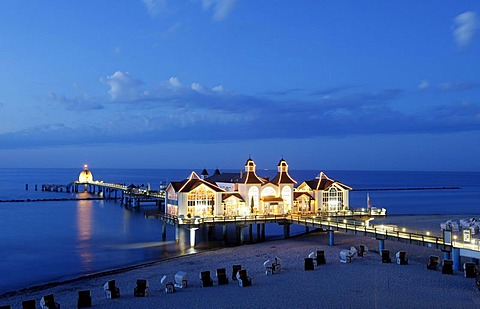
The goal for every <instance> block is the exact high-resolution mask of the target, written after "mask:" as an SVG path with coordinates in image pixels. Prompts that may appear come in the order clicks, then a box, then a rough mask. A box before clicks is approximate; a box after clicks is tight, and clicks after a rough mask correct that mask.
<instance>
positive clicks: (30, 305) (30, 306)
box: [22, 299, 37, 309]
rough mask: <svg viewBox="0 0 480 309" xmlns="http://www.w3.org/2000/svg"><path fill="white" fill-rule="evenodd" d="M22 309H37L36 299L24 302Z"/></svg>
mask: <svg viewBox="0 0 480 309" xmlns="http://www.w3.org/2000/svg"><path fill="white" fill-rule="evenodd" d="M22 309H37V301H36V300H35V299H29V300H24V301H22Z"/></svg>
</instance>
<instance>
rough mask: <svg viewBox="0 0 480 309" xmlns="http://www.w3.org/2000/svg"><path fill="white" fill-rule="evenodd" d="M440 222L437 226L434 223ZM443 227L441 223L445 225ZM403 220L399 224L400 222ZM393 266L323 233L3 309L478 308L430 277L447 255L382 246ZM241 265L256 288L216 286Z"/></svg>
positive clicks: (75, 286)
mask: <svg viewBox="0 0 480 309" xmlns="http://www.w3.org/2000/svg"><path fill="white" fill-rule="evenodd" d="M436 219H439V218H436ZM441 220H443V218H441ZM398 221H399V220H397V222H398ZM360 244H365V245H367V247H368V248H369V252H368V253H367V255H366V256H365V257H356V258H355V259H353V260H352V262H351V263H347V264H345V263H341V262H340V260H339V252H340V250H342V249H348V248H350V247H351V246H355V247H357V248H358V246H359V245H360ZM385 248H386V249H389V250H390V256H391V258H392V263H390V264H385V263H381V259H380V255H379V252H378V241H377V240H375V239H372V238H369V237H365V236H362V235H350V234H349V235H347V234H343V233H340V232H336V233H335V245H334V246H332V247H331V246H329V239H328V235H327V234H326V233H324V232H318V231H317V232H313V233H310V234H306V235H302V236H298V237H294V238H290V239H286V240H277V241H269V242H263V243H258V244H252V245H243V246H238V247H232V248H223V249H219V250H214V251H209V252H203V253H199V254H194V255H190V256H183V257H179V258H174V259H171V260H167V261H163V262H158V263H155V264H153V265H149V266H143V267H138V268H135V269H132V270H128V271H124V272H120V273H115V274H109V275H100V276H92V277H90V278H85V279H82V280H78V281H73V282H69V283H65V284H60V285H57V286H53V287H48V286H45V287H43V288H37V289H31V290H25V291H23V292H18V293H16V294H15V295H11V296H8V297H4V298H2V299H0V305H8V304H9V305H12V308H21V302H22V301H23V300H28V299H36V300H37V304H38V303H39V301H40V299H41V297H42V296H44V295H47V294H54V296H55V300H56V301H57V302H58V303H60V304H61V306H62V308H76V301H77V292H78V291H80V290H86V289H88V290H90V291H91V294H92V304H93V307H94V308H161V307H168V308H186V307H189V308H213V307H217V308H260V307H264V308H284V307H293V306H297V307H302V308H320V307H324V308H325V307H326V308H353V307H355V308H432V307H435V308H451V307H455V308H472V307H476V306H479V305H480V292H479V291H478V290H477V289H476V287H475V279H471V278H465V277H464V275H463V272H460V271H455V272H454V275H443V274H442V273H441V267H439V268H438V269H437V271H432V270H427V269H426V261H427V259H428V256H429V255H431V254H434V255H438V256H439V257H440V258H441V259H443V254H442V252H440V251H438V250H436V249H434V248H429V247H421V246H416V245H410V244H405V243H399V242H395V241H388V240H387V241H385ZM316 250H325V255H326V260H327V263H326V264H325V265H320V266H315V270H313V271H305V270H304V258H305V257H307V256H308V254H309V253H310V252H312V251H316ZM399 250H404V251H406V252H407V255H408V259H409V264H408V265H397V264H396V263H395V253H396V252H397V251H399ZM276 256H277V257H279V258H280V259H281V260H282V265H281V267H282V271H281V272H280V273H278V274H273V275H266V274H265V269H264V266H263V262H264V261H265V260H267V259H271V260H272V259H273V258H274V257H276ZM234 264H241V265H242V266H243V268H245V269H247V271H248V273H249V276H250V277H251V278H252V286H250V287H245V288H242V287H240V286H239V285H238V283H237V282H236V281H232V280H231V278H230V282H229V284H228V285H221V286H219V285H218V284H217V281H216V277H215V271H216V269H217V268H223V267H225V268H226V269H227V272H228V275H229V276H231V272H232V265H234ZM205 270H209V271H210V272H211V274H212V278H213V279H214V281H215V282H214V286H213V287H208V288H202V287H201V281H200V279H199V274H200V272H201V271H205ZM177 271H185V272H187V274H188V287H187V288H186V289H177V290H176V292H175V293H169V294H167V293H165V291H164V286H163V285H162V284H161V283H160V281H161V278H162V276H163V275H164V274H165V275H167V277H168V279H170V280H173V277H174V274H175V273H176V272H177ZM111 279H115V280H116V283H117V286H118V287H119V288H120V292H121V297H120V298H119V299H107V298H106V297H105V295H104V291H103V288H102V286H103V284H104V283H105V282H107V281H108V280H111ZM137 279H147V280H148V281H149V294H148V296H147V297H145V298H139V297H134V296H133V290H134V287H135V283H136V280H137Z"/></svg>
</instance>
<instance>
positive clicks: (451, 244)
mask: <svg viewBox="0 0 480 309" xmlns="http://www.w3.org/2000/svg"><path fill="white" fill-rule="evenodd" d="M145 217H147V218H152V219H160V220H161V221H162V238H163V239H166V229H165V225H166V224H171V225H173V226H175V233H176V234H178V229H179V228H183V229H188V230H190V245H191V246H194V245H195V231H196V230H198V229H199V228H201V227H207V228H212V227H217V226H218V227H222V228H223V233H224V237H225V233H226V227H227V225H234V226H236V232H237V240H238V241H239V244H241V243H243V240H244V239H245V238H248V239H249V240H250V242H252V241H253V226H254V225H255V226H256V227H257V239H256V241H258V242H259V241H264V240H265V224H267V223H276V224H279V225H282V226H283V231H284V238H289V237H290V225H292V224H296V225H300V226H304V227H305V229H306V232H308V231H309V230H310V228H313V229H320V230H323V231H326V232H327V233H328V234H329V242H330V246H333V245H334V234H335V232H343V233H351V234H359V235H364V236H368V237H372V238H375V239H377V240H378V243H379V252H381V250H382V249H383V248H384V241H385V240H387V239H388V240H393V241H398V242H404V243H409V244H414V245H419V246H428V247H432V248H435V249H438V250H441V251H442V252H443V253H444V258H445V259H452V260H453V263H454V268H455V269H456V270H461V269H460V268H461V265H460V257H465V258H470V259H472V260H475V261H478V260H480V242H477V243H473V242H464V241H461V240H458V239H457V237H456V236H453V237H452V234H451V232H450V233H449V231H446V232H445V231H443V234H440V233H431V232H427V231H425V232H422V231H417V230H415V231H413V230H409V229H407V228H399V227H397V226H394V225H373V224H369V220H360V219H359V218H360V216H358V217H356V218H355V216H351V215H350V216H345V217H340V216H298V215H251V216H210V217H205V218H200V217H195V218H184V217H182V216H172V215H168V214H164V213H162V212H160V211H146V212H145ZM363 217H364V219H365V218H366V217H365V216H363ZM245 233H247V235H244V234H245ZM175 238H176V239H177V235H176V236H175Z"/></svg>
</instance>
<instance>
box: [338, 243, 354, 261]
mask: <svg viewBox="0 0 480 309" xmlns="http://www.w3.org/2000/svg"><path fill="white" fill-rule="evenodd" d="M356 254H357V249H356V248H355V247H350V249H343V250H341V251H340V262H341V263H350V262H352V259H353V258H354V257H355V255H356Z"/></svg>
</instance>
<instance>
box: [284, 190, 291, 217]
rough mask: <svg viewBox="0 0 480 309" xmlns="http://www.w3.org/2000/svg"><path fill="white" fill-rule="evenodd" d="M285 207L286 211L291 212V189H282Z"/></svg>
mask: <svg viewBox="0 0 480 309" xmlns="http://www.w3.org/2000/svg"><path fill="white" fill-rule="evenodd" d="M282 199H283V205H284V208H285V210H286V211H288V210H291V206H292V189H291V188H290V187H283V189H282Z"/></svg>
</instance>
